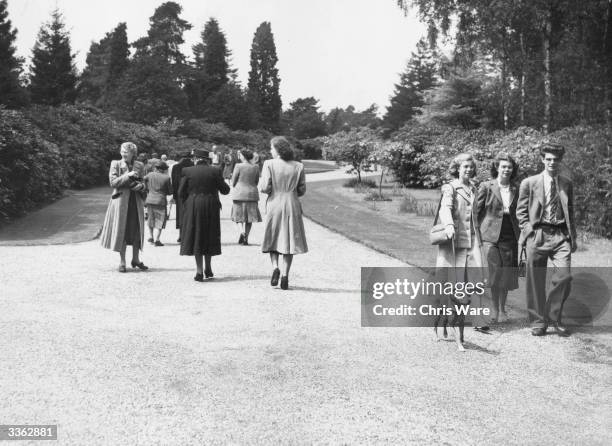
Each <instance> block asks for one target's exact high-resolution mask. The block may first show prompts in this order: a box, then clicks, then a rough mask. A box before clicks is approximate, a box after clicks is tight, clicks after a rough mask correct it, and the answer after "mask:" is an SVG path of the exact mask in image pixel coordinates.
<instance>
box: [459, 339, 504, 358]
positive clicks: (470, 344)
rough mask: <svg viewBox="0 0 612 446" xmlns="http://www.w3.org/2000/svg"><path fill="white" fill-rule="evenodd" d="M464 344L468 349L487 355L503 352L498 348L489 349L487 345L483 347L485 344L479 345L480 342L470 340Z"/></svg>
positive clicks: (496, 354) (497, 354)
mask: <svg viewBox="0 0 612 446" xmlns="http://www.w3.org/2000/svg"><path fill="white" fill-rule="evenodd" d="M463 346H464V347H465V348H466V350H473V351H476V352H478V353H485V354H487V355H492V356H499V355H500V354H501V352H500V351H498V350H489V349H488V348H486V347H483V346H481V345H478V344H474V343H473V342H470V341H466V342H464V343H463Z"/></svg>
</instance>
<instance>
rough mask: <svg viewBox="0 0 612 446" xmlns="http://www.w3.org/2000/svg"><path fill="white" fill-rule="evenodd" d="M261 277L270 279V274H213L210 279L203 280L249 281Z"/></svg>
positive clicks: (260, 278) (213, 281)
mask: <svg viewBox="0 0 612 446" xmlns="http://www.w3.org/2000/svg"><path fill="white" fill-rule="evenodd" d="M262 279H270V276H219V277H217V276H215V277H213V278H212V279H208V280H204V283H206V282H210V283H215V282H240V281H244V282H246V281H249V280H262Z"/></svg>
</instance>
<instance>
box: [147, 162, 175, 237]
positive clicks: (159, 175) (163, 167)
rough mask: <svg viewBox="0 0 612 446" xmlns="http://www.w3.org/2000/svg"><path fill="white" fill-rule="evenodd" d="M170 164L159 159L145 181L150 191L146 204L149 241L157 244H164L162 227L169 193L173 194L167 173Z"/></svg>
mask: <svg viewBox="0 0 612 446" xmlns="http://www.w3.org/2000/svg"><path fill="white" fill-rule="evenodd" d="M167 171H168V165H167V164H166V163H165V162H163V161H157V162H156V163H155V165H154V166H153V172H150V173H148V174H146V175H145V177H144V182H145V186H147V190H148V191H149V193H148V194H147V200H146V201H145V204H146V206H147V214H148V216H149V218H148V219H147V222H148V223H149V234H150V238H149V240H148V242H149V243H153V244H155V246H164V244H163V243H162V242H161V241H160V240H159V238H160V236H161V232H162V229H164V228H165V227H166V219H167V217H168V215H167V209H166V206H167V205H168V200H167V198H166V196H167V195H172V186H171V184H170V177H169V176H168V175H167V174H166V172H167Z"/></svg>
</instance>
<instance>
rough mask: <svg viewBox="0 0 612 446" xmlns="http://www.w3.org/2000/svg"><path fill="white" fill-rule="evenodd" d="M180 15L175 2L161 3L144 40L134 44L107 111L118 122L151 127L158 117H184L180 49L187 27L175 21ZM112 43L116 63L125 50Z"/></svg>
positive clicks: (186, 23) (185, 106)
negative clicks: (130, 59) (120, 120)
mask: <svg viewBox="0 0 612 446" xmlns="http://www.w3.org/2000/svg"><path fill="white" fill-rule="evenodd" d="M181 12H182V7H181V6H180V5H178V4H177V3H175V2H166V3H163V4H162V5H161V6H159V7H158V8H157V9H156V10H155V13H154V14H153V16H151V18H150V20H149V22H150V27H149V31H148V34H147V36H146V37H143V38H141V39H139V40H138V41H136V42H135V43H134V46H135V47H136V53H135V55H134V58H133V59H132V61H131V62H130V63H129V65H128V68H127V69H126V70H125V73H124V74H123V75H121V77H120V80H119V82H118V85H117V87H116V89H115V90H114V92H113V94H112V100H111V108H112V110H113V112H114V113H115V114H116V115H117V116H119V117H120V118H122V119H126V120H131V121H136V122H143V123H147V124H153V123H155V122H157V120H159V119H160V118H162V117H183V116H185V115H187V114H188V107H187V97H186V95H185V91H184V90H183V88H182V84H183V82H184V80H185V77H186V69H187V67H186V65H185V56H184V55H183V54H182V53H181V50H180V45H181V44H182V43H183V42H184V39H183V32H184V31H186V30H189V29H191V25H190V24H189V23H188V22H186V21H185V20H183V19H181V18H180V17H179V14H180V13H181ZM119 34H121V33H119ZM121 40H122V39H121V38H120V37H118V41H121ZM116 43H117V48H118V49H119V50H118V52H117V54H116V55H117V60H120V59H121V57H120V55H121V54H125V50H124V49H122V44H120V42H116ZM119 66H121V64H119ZM114 67H116V65H113V66H112V67H111V69H112V70H114Z"/></svg>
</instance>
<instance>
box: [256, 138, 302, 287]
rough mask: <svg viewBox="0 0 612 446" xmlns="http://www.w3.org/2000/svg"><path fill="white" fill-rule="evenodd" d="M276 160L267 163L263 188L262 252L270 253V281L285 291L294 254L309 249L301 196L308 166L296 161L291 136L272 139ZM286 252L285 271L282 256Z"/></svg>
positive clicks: (263, 170)
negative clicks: (264, 202)
mask: <svg viewBox="0 0 612 446" xmlns="http://www.w3.org/2000/svg"><path fill="white" fill-rule="evenodd" d="M270 147H271V153H272V157H273V158H272V159H270V160H267V161H266V162H264V165H263V169H262V174H261V179H260V181H259V190H260V191H261V192H263V193H264V194H268V199H267V200H266V216H265V219H264V221H265V229H264V239H263V243H262V245H261V250H262V252H269V253H270V260H271V261H272V266H273V268H274V270H273V272H272V279H271V281H270V283H271V284H272V286H276V285H278V280H279V276H281V275H282V277H280V286H281V288H282V289H283V290H286V289H288V288H289V270H290V269H291V262H292V261H293V255H294V254H302V253H305V252H308V245H307V244H306V234H305V232H304V222H303V220H302V205H301V203H300V200H299V199H298V197H301V196H302V195H304V193H305V192H306V177H305V174H304V165H303V164H302V163H298V162H297V161H293V150H292V149H291V145H290V144H289V141H287V138H285V137H284V136H276V137H274V138H272V141H271V142H270ZM280 254H282V255H283V264H282V271H281V270H280V269H279V266H278V258H279V256H280Z"/></svg>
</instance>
